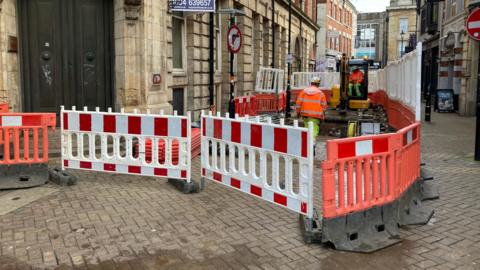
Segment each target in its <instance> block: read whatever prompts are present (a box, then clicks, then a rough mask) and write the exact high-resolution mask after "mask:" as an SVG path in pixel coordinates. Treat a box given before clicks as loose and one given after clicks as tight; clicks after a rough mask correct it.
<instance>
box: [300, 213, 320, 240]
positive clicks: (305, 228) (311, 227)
mask: <svg viewBox="0 0 480 270" xmlns="http://www.w3.org/2000/svg"><path fill="white" fill-rule="evenodd" d="M298 221H299V223H300V231H301V233H302V236H303V241H304V242H305V243H307V244H313V243H317V244H320V243H322V230H321V228H322V227H321V226H322V221H321V220H320V219H318V218H307V217H306V216H304V215H299V217H298Z"/></svg>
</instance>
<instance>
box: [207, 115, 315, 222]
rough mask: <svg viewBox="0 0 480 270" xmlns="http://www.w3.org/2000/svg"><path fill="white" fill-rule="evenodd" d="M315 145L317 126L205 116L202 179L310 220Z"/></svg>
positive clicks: (311, 213)
mask: <svg viewBox="0 0 480 270" xmlns="http://www.w3.org/2000/svg"><path fill="white" fill-rule="evenodd" d="M313 144H314V138H313V126H310V127H309V128H308V129H307V128H301V127H298V123H297V122H295V125H294V126H285V125H283V121H282V124H280V125H276V124H272V123H271V120H270V121H268V120H267V123H260V121H259V118H257V120H256V121H250V120H249V119H246V118H243V119H239V118H238V117H237V118H235V119H231V118H229V116H228V114H227V116H226V117H221V116H220V115H219V114H217V115H216V116H213V115H212V114H211V113H210V114H209V115H203V116H202V176H203V177H204V178H207V179H210V180H213V181H214V182H218V183H221V184H223V185H225V186H228V187H231V188H234V189H238V190H240V191H242V192H245V193H248V194H251V195H254V196H256V197H258V198H261V199H263V200H266V201H269V202H272V203H275V204H277V205H281V206H283V207H286V208H288V209H290V210H293V211H295V212H297V213H300V214H303V215H306V216H307V217H309V218H312V217H313ZM210 150H211V153H212V154H210ZM236 153H238V159H237V158H236ZM269 160H271V162H269ZM281 164H284V166H282V165H281ZM269 172H270V174H269ZM282 175H284V178H283V177H282Z"/></svg>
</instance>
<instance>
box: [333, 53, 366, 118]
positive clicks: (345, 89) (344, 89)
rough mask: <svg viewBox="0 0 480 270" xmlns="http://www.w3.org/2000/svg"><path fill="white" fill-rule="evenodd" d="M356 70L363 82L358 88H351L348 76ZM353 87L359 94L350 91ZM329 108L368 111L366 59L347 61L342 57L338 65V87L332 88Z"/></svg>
mask: <svg viewBox="0 0 480 270" xmlns="http://www.w3.org/2000/svg"><path fill="white" fill-rule="evenodd" d="M356 69H358V70H360V72H362V74H363V81H362V82H361V83H360V84H359V85H358V86H353V85H352V83H351V80H350V76H351V74H352V72H353V71H355V70H356ZM353 87H358V90H359V93H355V94H354V91H352V88H353ZM330 106H331V107H333V108H336V107H337V106H340V110H342V111H345V110H368V108H370V100H369V99H368V60H366V59H350V60H349V59H347V57H346V56H345V55H344V56H343V57H342V61H341V63H340V87H338V86H337V85H335V86H333V87H332V97H331V101H330Z"/></svg>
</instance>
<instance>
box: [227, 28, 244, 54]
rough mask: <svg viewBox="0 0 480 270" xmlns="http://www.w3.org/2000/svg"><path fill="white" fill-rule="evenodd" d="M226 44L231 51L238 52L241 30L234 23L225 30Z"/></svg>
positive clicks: (240, 45) (240, 42) (240, 43)
mask: <svg viewBox="0 0 480 270" xmlns="http://www.w3.org/2000/svg"><path fill="white" fill-rule="evenodd" d="M227 45H228V50H229V51H230V52H231V53H238V52H239V51H240V48H241V47H242V32H240V28H238V26H236V25H235V24H234V25H232V26H230V29H228V32H227Z"/></svg>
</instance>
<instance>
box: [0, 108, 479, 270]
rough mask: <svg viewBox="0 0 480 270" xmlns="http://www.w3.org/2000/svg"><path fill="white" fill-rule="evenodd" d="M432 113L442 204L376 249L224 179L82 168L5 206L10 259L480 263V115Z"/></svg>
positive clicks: (113, 263)
mask: <svg viewBox="0 0 480 270" xmlns="http://www.w3.org/2000/svg"><path fill="white" fill-rule="evenodd" d="M433 119H434V123H433V124H425V125H424V127H423V147H424V152H423V160H424V161H425V162H427V165H428V168H429V170H430V172H431V174H432V175H433V176H435V181H436V182H437V183H438V184H439V187H440V192H441V199H440V200H437V201H431V202H427V203H426V204H427V205H430V206H433V207H434V208H435V209H436V213H435V216H434V218H433V219H432V220H431V222H430V223H429V224H428V225H426V226H418V227H408V228H406V229H402V230H401V236H402V239H404V240H403V242H402V243H401V244H399V245H396V246H394V247H391V248H388V249H385V250H382V251H379V252H377V253H374V254H369V255H364V254H352V253H345V252H338V251H335V250H332V249H329V248H328V247H323V246H321V245H306V244H304V243H303V241H302V238H301V237H300V232H299V226H298V216H297V215H296V214H294V213H292V212H290V211H288V210H286V209H282V208H280V207H277V206H275V205H271V204H268V203H265V202H262V201H260V200H258V199H256V198H253V197H250V196H249V195H246V194H243V193H240V192H236V191H232V190H229V189H227V188H226V187H223V186H220V185H217V184H214V183H208V185H207V190H206V191H204V192H203V193H200V194H193V195H184V194H181V193H180V192H178V191H176V190H175V189H174V188H173V187H172V186H170V185H169V184H168V183H167V181H165V180H163V179H154V178H140V177H131V176H124V175H111V174H100V173H98V174H95V173H87V172H80V171H77V172H74V173H75V174H76V175H77V176H78V177H79V179H80V180H79V182H78V184H77V185H76V186H73V187H63V188H58V187H56V188H58V191H57V192H55V193H54V194H51V195H48V196H45V197H43V198H41V199H39V200H37V201H36V202H34V203H31V204H28V205H26V206H24V207H21V208H19V209H17V210H15V211H13V212H10V213H9V214H6V215H4V216H0V248H1V256H0V270H3V269H31V268H33V269H37V268H38V269H43V268H49V269H72V268H75V269H422V268H431V269H480V241H479V240H480V203H479V198H480V181H479V180H480V163H475V162H473V161H472V156H473V134H474V120H475V119H473V118H459V117H457V116H455V115H445V114H442V115H439V114H434V115H433ZM317 165H318V164H317ZM198 166H199V162H198V160H196V162H195V169H196V170H198ZM316 171H317V172H316V176H315V180H316V181H315V185H316V189H315V194H316V195H317V194H320V190H319V189H318V188H319V187H318V186H319V185H320V175H319V172H318V171H319V170H318V169H317V170H316ZM319 200H320V197H319V196H316V201H315V204H316V206H317V208H318V207H319V206H320V202H319Z"/></svg>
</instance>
